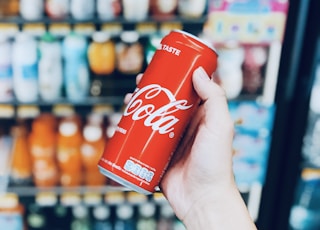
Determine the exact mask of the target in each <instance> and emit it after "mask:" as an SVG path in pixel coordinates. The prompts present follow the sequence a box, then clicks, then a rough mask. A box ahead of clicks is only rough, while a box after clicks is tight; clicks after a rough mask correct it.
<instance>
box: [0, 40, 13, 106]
mask: <svg viewBox="0 0 320 230" xmlns="http://www.w3.org/2000/svg"><path fill="white" fill-rule="evenodd" d="M11 50H12V46H11V43H10V42H9V39H8V38H7V37H6V36H5V35H3V34H0V101H1V102H7V101H10V100H12V99H13V78H12V63H11Z"/></svg>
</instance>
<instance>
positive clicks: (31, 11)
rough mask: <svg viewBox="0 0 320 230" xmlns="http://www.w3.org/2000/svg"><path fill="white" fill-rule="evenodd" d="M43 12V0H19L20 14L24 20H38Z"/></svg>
mask: <svg viewBox="0 0 320 230" xmlns="http://www.w3.org/2000/svg"><path fill="white" fill-rule="evenodd" d="M43 12H44V1H43V0H20V14H21V16H22V17H23V18H24V19H26V20H39V19H41V18H42V16H43Z"/></svg>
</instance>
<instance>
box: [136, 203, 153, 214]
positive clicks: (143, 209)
mask: <svg viewBox="0 0 320 230" xmlns="http://www.w3.org/2000/svg"><path fill="white" fill-rule="evenodd" d="M155 212H156V207H155V205H154V204H152V203H150V202H146V203H144V204H141V205H140V206H139V214H140V215H141V216H143V217H146V218H149V217H152V216H153V215H154V214H155Z"/></svg>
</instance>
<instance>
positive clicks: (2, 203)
mask: <svg viewBox="0 0 320 230" xmlns="http://www.w3.org/2000/svg"><path fill="white" fill-rule="evenodd" d="M18 204H19V201H18V197H17V195H16V194H13V193H8V194H2V195H0V208H3V209H5V208H15V207H17V206H18Z"/></svg>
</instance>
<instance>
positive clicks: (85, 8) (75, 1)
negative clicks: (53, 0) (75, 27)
mask: <svg viewBox="0 0 320 230" xmlns="http://www.w3.org/2000/svg"><path fill="white" fill-rule="evenodd" d="M94 11H95V1H92V0H89V1H88V0H71V2H70V13H71V15H72V17H73V18H74V19H76V20H88V19H92V18H93V16H94Z"/></svg>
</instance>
